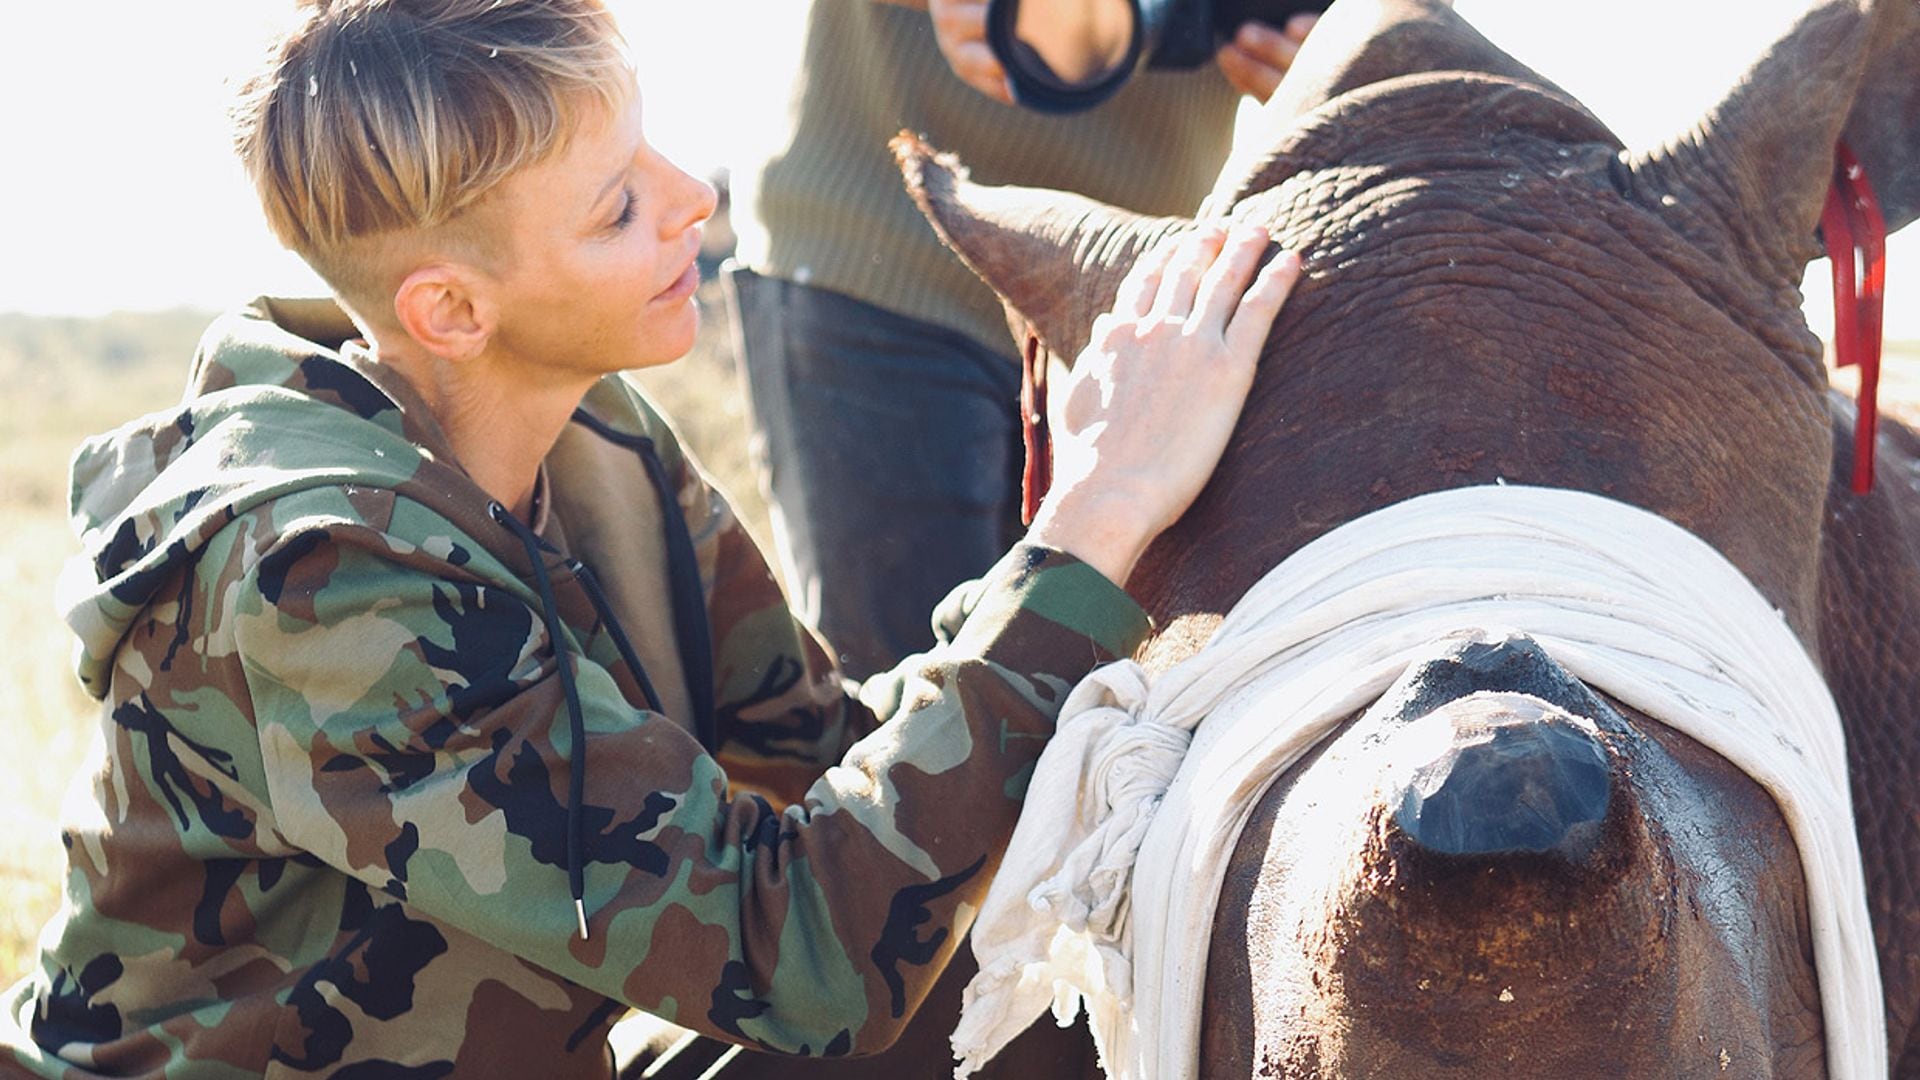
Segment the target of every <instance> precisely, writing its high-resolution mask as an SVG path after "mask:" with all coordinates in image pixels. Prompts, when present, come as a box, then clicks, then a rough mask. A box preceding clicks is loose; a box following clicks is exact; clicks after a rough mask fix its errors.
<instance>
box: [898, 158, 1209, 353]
mask: <svg viewBox="0 0 1920 1080" xmlns="http://www.w3.org/2000/svg"><path fill="white" fill-rule="evenodd" d="M892 146H893V152H894V157H895V159H896V160H898V162H899V163H900V171H901V173H902V174H903V175H904V176H905V178H906V183H907V191H908V192H909V193H910V194H912V196H913V201H914V202H916V203H918V204H919V206H920V211H921V213H924V214H925V215H927V219H928V220H929V221H931V222H933V227H934V231H936V232H938V233H939V234H940V238H941V239H942V240H944V241H945V242H946V244H947V246H948V247H950V248H952V249H953V250H954V251H955V252H957V253H958V254H959V256H960V258H961V260H962V261H963V262H965V263H966V264H967V266H968V267H969V268H970V269H972V270H973V272H974V273H976V274H978V275H980V278H981V280H983V281H985V282H986V283H987V284H988V285H990V286H992V287H993V290H994V291H995V292H997V293H999V294H1000V297H1001V300H1002V301H1003V302H1005V304H1006V305H1007V307H1008V310H1009V316H1010V318H1009V322H1010V324H1012V325H1013V327H1014V330H1015V333H1016V335H1021V334H1023V333H1024V332H1025V330H1027V329H1031V330H1032V331H1033V332H1034V333H1036V334H1037V335H1039V337H1040V340H1041V341H1042V342H1043V343H1045V345H1046V346H1047V348H1048V349H1050V350H1051V351H1052V352H1053V353H1054V354H1055V355H1057V356H1062V357H1066V358H1068V359H1072V358H1073V357H1075V356H1077V355H1079V353H1080V350H1081V349H1083V348H1085V347H1086V344H1087V336H1088V331H1089V330H1090V329H1091V327H1092V325H1093V320H1094V318H1095V317H1096V316H1098V315H1099V314H1100V313H1101V312H1104V311H1106V310H1108V309H1109V308H1111V307H1112V306H1113V298H1114V295H1115V294H1116V293H1118V292H1119V289H1120V281H1121V279H1122V278H1124V277H1125V276H1126V273H1127V270H1128V269H1129V268H1131V267H1132V266H1133V264H1134V261H1135V260H1137V259H1138V258H1139V257H1140V254H1141V252H1143V251H1145V250H1146V249H1147V248H1148V247H1150V246H1152V245H1153V244H1154V243H1156V242H1157V241H1159V240H1160V239H1161V238H1162V237H1166V236H1170V235H1173V234H1176V233H1179V232H1183V231H1186V230H1188V229H1191V228H1192V227H1193V222H1192V221H1191V220H1189V219H1187V218H1152V217H1145V216H1142V215H1140V214H1134V213H1130V212H1128V211H1126V210H1121V209H1118V208H1116V207H1112V206H1108V205H1106V204H1105V203H1099V202H1095V201H1093V200H1092V199H1088V198H1085V197H1083V196H1080V195H1070V194H1067V193H1065V192H1059V191H1045V190H1041V189H1038V188H1023V187H994V186H987V185H982V184H976V183H973V182H972V181H971V180H968V179H967V173H966V169H965V168H964V167H963V166H962V165H961V164H960V163H959V160H958V159H956V158H955V157H954V156H953V155H951V154H941V153H938V152H936V151H935V150H934V149H933V148H932V147H930V146H928V145H927V144H926V143H925V142H923V141H922V140H921V139H920V138H918V137H917V136H915V135H912V134H910V133H908V132H901V133H900V135H899V136H898V137H896V138H895V139H894V140H893V143H892Z"/></svg>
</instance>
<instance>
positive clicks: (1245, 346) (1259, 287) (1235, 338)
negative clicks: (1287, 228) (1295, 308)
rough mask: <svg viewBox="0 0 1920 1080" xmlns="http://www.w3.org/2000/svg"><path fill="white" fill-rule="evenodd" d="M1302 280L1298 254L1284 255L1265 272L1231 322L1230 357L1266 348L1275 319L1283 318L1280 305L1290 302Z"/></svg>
mask: <svg viewBox="0 0 1920 1080" xmlns="http://www.w3.org/2000/svg"><path fill="white" fill-rule="evenodd" d="M1299 280H1300V256H1299V255H1298V254H1296V253H1295V252H1291V251H1283V252H1281V253H1280V254H1278V255H1275V256H1274V257H1273V259H1272V261H1270V262H1268V263H1267V265H1266V266H1265V267H1263V268H1262V269H1261V271H1260V275H1259V276H1258V277H1256V278H1254V281H1253V285H1252V286H1251V287H1249V288H1248V289H1247V291H1246V293H1245V295H1243V296H1241V297H1240V303H1239V306H1238V308H1237V309H1236V310H1235V311H1234V312H1233V315H1232V317H1231V318H1230V319H1229V320H1228V322H1227V330H1226V343H1227V352H1228V353H1230V354H1231V355H1234V356H1254V357H1257V356H1258V355H1259V353H1260V347H1261V346H1262V345H1264V344H1266V341H1267V331H1268V330H1270V329H1272V328H1273V320H1274V317H1275V316H1277V315H1279V314H1280V305H1282V304H1284V303H1286V302H1287V297H1288V296H1289V295H1291V294H1292V293H1293V286H1294V284H1295V283H1296V282H1298V281H1299Z"/></svg>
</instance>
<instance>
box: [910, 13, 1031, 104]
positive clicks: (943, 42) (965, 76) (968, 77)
mask: <svg viewBox="0 0 1920 1080" xmlns="http://www.w3.org/2000/svg"><path fill="white" fill-rule="evenodd" d="M927 14H928V16H929V17H931V18H932V19H933V36H934V39H935V40H937V41H938V42H939V43H940V55H942V56H944V57H946V58H947V66H948V67H950V68H952V69H953V73H954V74H955V75H958V76H959V77H960V81H961V82H963V83H966V84H967V85H968V86H971V87H973V88H974V89H975V90H978V91H980V92H981V93H983V94H985V95H987V96H988V97H990V98H992V99H993V100H995V101H998V102H1000V103H1001V104H1003V105H1011V104H1013V90H1012V88H1011V87H1009V86H1008V85H1007V73H1006V71H1005V70H1004V69H1003V68H1001V66H1000V61H999V60H996V59H995V58H994V55H993V50H992V49H989V48H988V47H987V0H927Z"/></svg>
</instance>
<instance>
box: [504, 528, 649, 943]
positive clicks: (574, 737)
mask: <svg viewBox="0 0 1920 1080" xmlns="http://www.w3.org/2000/svg"><path fill="white" fill-rule="evenodd" d="M487 513H488V514H489V515H491V516H492V517H493V520H494V521H495V522H497V523H499V524H500V525H501V526H503V527H504V528H506V529H507V530H508V531H509V532H511V533H513V535H515V536H517V537H519V538H520V543H521V545H522V546H524V547H525V548H526V549H527V561H528V562H530V563H532V564H533V583H534V587H535V588H536V589H537V590H538V591H539V593H540V617H541V618H542V619H544V620H545V621H546V624H547V639H548V640H549V641H551V642H552V643H553V660H554V666H555V667H556V668H558V669H559V671H560V687H561V689H562V690H564V691H565V692H566V695H567V718H568V732H569V740H568V741H569V745H568V747H567V887H568V888H569V889H570V890H572V892H573V912H574V915H575V916H576V917H577V918H578V919H579V920H580V940H582V941H585V940H586V939H587V899H586V897H587V874H586V863H585V860H584V859H583V858H582V857H581V851H580V848H581V836H580V824H581V822H580V817H581V813H580V808H581V804H582V803H584V802H585V801H586V773H587V719H586V715H585V714H584V713H583V712H582V711H581V709H580V687H579V686H577V685H576V684H575V683H574V679H573V664H572V657H571V656H569V655H568V651H567V648H566V645H565V641H566V638H565V637H563V636H562V630H561V626H560V612H559V608H558V602H557V601H556V600H555V599H554V596H553V582H552V580H550V579H549V578H548V577H547V562H546V559H545V558H543V557H542V548H544V547H545V546H546V545H544V544H542V543H541V542H540V538H539V537H538V536H536V535H534V532H533V530H532V529H530V528H528V527H527V526H526V525H525V524H523V523H522V522H521V521H520V519H519V518H517V517H514V516H513V515H512V514H511V513H509V512H508V511H507V508H506V507H504V506H501V505H500V504H499V503H497V502H494V503H488V504H487ZM596 606H597V605H596ZM644 677H645V676H642V678H644Z"/></svg>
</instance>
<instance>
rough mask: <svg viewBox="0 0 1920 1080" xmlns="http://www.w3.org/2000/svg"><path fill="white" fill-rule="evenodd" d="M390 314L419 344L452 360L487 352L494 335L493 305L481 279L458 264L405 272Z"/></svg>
mask: <svg viewBox="0 0 1920 1080" xmlns="http://www.w3.org/2000/svg"><path fill="white" fill-rule="evenodd" d="M393 314H394V318H395V319H396V320H398V322H399V323H400V328H401V329H402V330H405V331H406V333H407V336H408V337H410V338H412V339H413V340H414V341H415V342H416V343H417V344H418V345H419V346H420V347H421V348H422V349H425V350H426V351H427V352H429V353H431V354H432V355H434V356H437V357H439V358H441V359H442V360H446V361H449V362H452V363H456V364H457V363H461V362H463V361H466V360H471V359H473V358H474V357H476V356H479V355H480V354H481V353H482V352H485V351H486V348H487V344H488V342H489V341H490V340H491V339H492V337H493V331H494V324H495V319H494V308H493V305H492V304H491V303H490V302H489V301H488V300H487V297H486V290H485V287H484V283H483V281H482V280H481V278H480V277H479V275H477V274H475V273H474V272H473V271H471V270H469V269H468V268H466V267H463V266H460V265H459V264H457V263H450V262H433V263H428V264H427V265H425V266H421V267H419V268H417V269H415V270H414V271H413V272H412V273H409V274H408V275H407V276H406V277H405V278H404V279H403V280H402V281H401V282H400V287H399V288H398V289H396V290H394V294H393Z"/></svg>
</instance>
